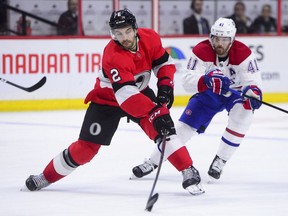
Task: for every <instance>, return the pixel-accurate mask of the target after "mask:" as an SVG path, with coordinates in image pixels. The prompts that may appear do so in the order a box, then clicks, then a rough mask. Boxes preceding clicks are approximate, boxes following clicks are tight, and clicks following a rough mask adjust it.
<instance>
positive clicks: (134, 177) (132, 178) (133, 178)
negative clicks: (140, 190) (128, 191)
mask: <svg viewBox="0 0 288 216" xmlns="http://www.w3.org/2000/svg"><path fill="white" fill-rule="evenodd" d="M137 179H140V178H138V177H137V176H135V175H134V174H132V176H131V177H130V178H129V180H137Z"/></svg>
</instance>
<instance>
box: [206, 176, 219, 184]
mask: <svg viewBox="0 0 288 216" xmlns="http://www.w3.org/2000/svg"><path fill="white" fill-rule="evenodd" d="M217 180H218V179H215V178H213V177H212V176H209V178H208V181H207V183H208V184H213V183H215V182H216V181H217Z"/></svg>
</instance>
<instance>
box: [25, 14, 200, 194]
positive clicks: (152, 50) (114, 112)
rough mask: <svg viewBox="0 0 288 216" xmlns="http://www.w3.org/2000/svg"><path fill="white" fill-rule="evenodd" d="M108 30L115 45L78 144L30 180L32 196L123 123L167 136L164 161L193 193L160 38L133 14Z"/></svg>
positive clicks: (117, 18)
mask: <svg viewBox="0 0 288 216" xmlns="http://www.w3.org/2000/svg"><path fill="white" fill-rule="evenodd" d="M109 26H110V30H111V37H112V40H110V42H109V43H108V44H107V45H106V47H105V49H104V52H103V59H102V70H101V71H100V73H99V76H98V78H97V79H96V83H95V86H94V89H93V90H92V91H91V92H89V94H88V95H87V97H86V99H85V103H89V107H88V109H87V111H86V115H85V118H84V121H83V124H82V128H81V131H80V135H79V139H78V140H77V141H75V142H74V143H72V144H71V145H70V146H69V147H68V148H67V149H65V150H64V151H63V152H61V153H60V154H59V155H57V156H56V157H54V158H53V159H52V160H51V161H50V163H49V164H48V165H47V166H46V167H45V169H44V170H43V172H42V173H41V174H40V175H31V176H29V177H28V179H27V180H26V182H25V183H26V187H27V188H28V189H29V190H30V191H36V190H40V189H42V188H44V187H46V186H48V185H49V184H51V183H54V182H56V181H58V180H60V179H62V178H63V177H65V176H67V175H69V174H70V173H71V172H72V171H74V170H75V169H76V168H77V167H79V166H81V165H84V164H86V163H88V162H89V161H90V160H91V159H92V158H93V157H94V156H95V155H96V154H97V153H98V151H99V149H100V147H101V146H102V145H106V146H108V145H110V142H111V139H112V137H113V135H114V133H115V132H116V130H117V127H118V124H119V121H120V119H121V118H122V117H128V118H129V119H131V120H132V121H134V122H136V123H138V124H139V125H140V127H141V128H142V129H143V131H144V132H145V133H146V134H147V136H149V138H150V139H152V140H154V141H155V142H159V140H161V139H162V138H163V135H164V131H165V132H168V138H169V140H168V139H167V142H166V149H165V158H168V160H169V161H170V162H171V164H172V165H173V166H174V167H175V168H176V169H177V170H178V171H180V172H182V175H183V182H182V186H183V188H184V189H187V190H189V188H190V187H193V186H197V185H198V184H199V183H200V176H199V173H198V171H197V170H196V169H195V167H194V166H193V163H192V159H191V157H190V155H189V153H188V151H187V149H186V147H185V146H184V145H181V142H178V140H177V137H176V135H175V134H176V132H175V128H174V123H173V121H172V119H171V117H170V114H169V108H170V107H171V106H172V103H173V100H174V95H173V79H174V73H175V71H176V68H175V65H174V63H173V61H172V59H171V57H170V56H169V54H168V53H167V52H166V51H165V49H164V48H163V47H162V43H161V40H160V37H159V35H158V34H157V33H156V32H154V31H153V30H151V29H138V27H137V23H136V18H135V16H134V15H133V14H132V13H131V12H130V11H129V10H128V9H124V10H119V11H115V12H113V13H112V15H111V18H110V22H109ZM151 73H154V75H155V76H156V77H157V79H158V82H157V86H158V92H157V96H156V95H155V94H154V92H153V91H152V89H150V88H149V80H150V76H151ZM202 192H203V191H202Z"/></svg>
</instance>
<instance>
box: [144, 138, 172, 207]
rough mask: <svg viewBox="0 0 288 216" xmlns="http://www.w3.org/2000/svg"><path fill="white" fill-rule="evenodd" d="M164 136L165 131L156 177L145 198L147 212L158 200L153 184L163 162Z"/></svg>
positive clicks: (156, 178)
mask: <svg viewBox="0 0 288 216" xmlns="http://www.w3.org/2000/svg"><path fill="white" fill-rule="evenodd" d="M166 138H167V133H166V132H165V134H164V136H163V138H162V151H161V157H160V161H159V166H158V170H157V173H156V177H155V179H154V183H153V186H152V189H151V192H150V195H149V198H148V200H147V204H146V208H145V210H146V211H149V212H151V211H152V208H153V206H154V204H155V203H156V201H157V200H158V197H159V194H158V193H155V194H154V195H153V193H154V189H155V186H156V183H157V180H158V177H159V174H160V169H161V166H162V163H163V158H164V151H165V147H166ZM160 144H161V142H160V143H159V144H158V145H159V147H160Z"/></svg>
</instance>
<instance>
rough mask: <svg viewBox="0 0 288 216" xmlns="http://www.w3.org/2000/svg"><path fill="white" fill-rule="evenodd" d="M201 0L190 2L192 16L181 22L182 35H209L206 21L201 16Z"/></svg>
mask: <svg viewBox="0 0 288 216" xmlns="http://www.w3.org/2000/svg"><path fill="white" fill-rule="evenodd" d="M202 7H203V0H192V2H191V9H192V11H193V14H192V15H191V16H190V17H187V18H185V19H184V20H183V29H184V34H209V33H210V26H209V22H208V20H207V19H205V18H204V17H202V16H201V14H202Z"/></svg>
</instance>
